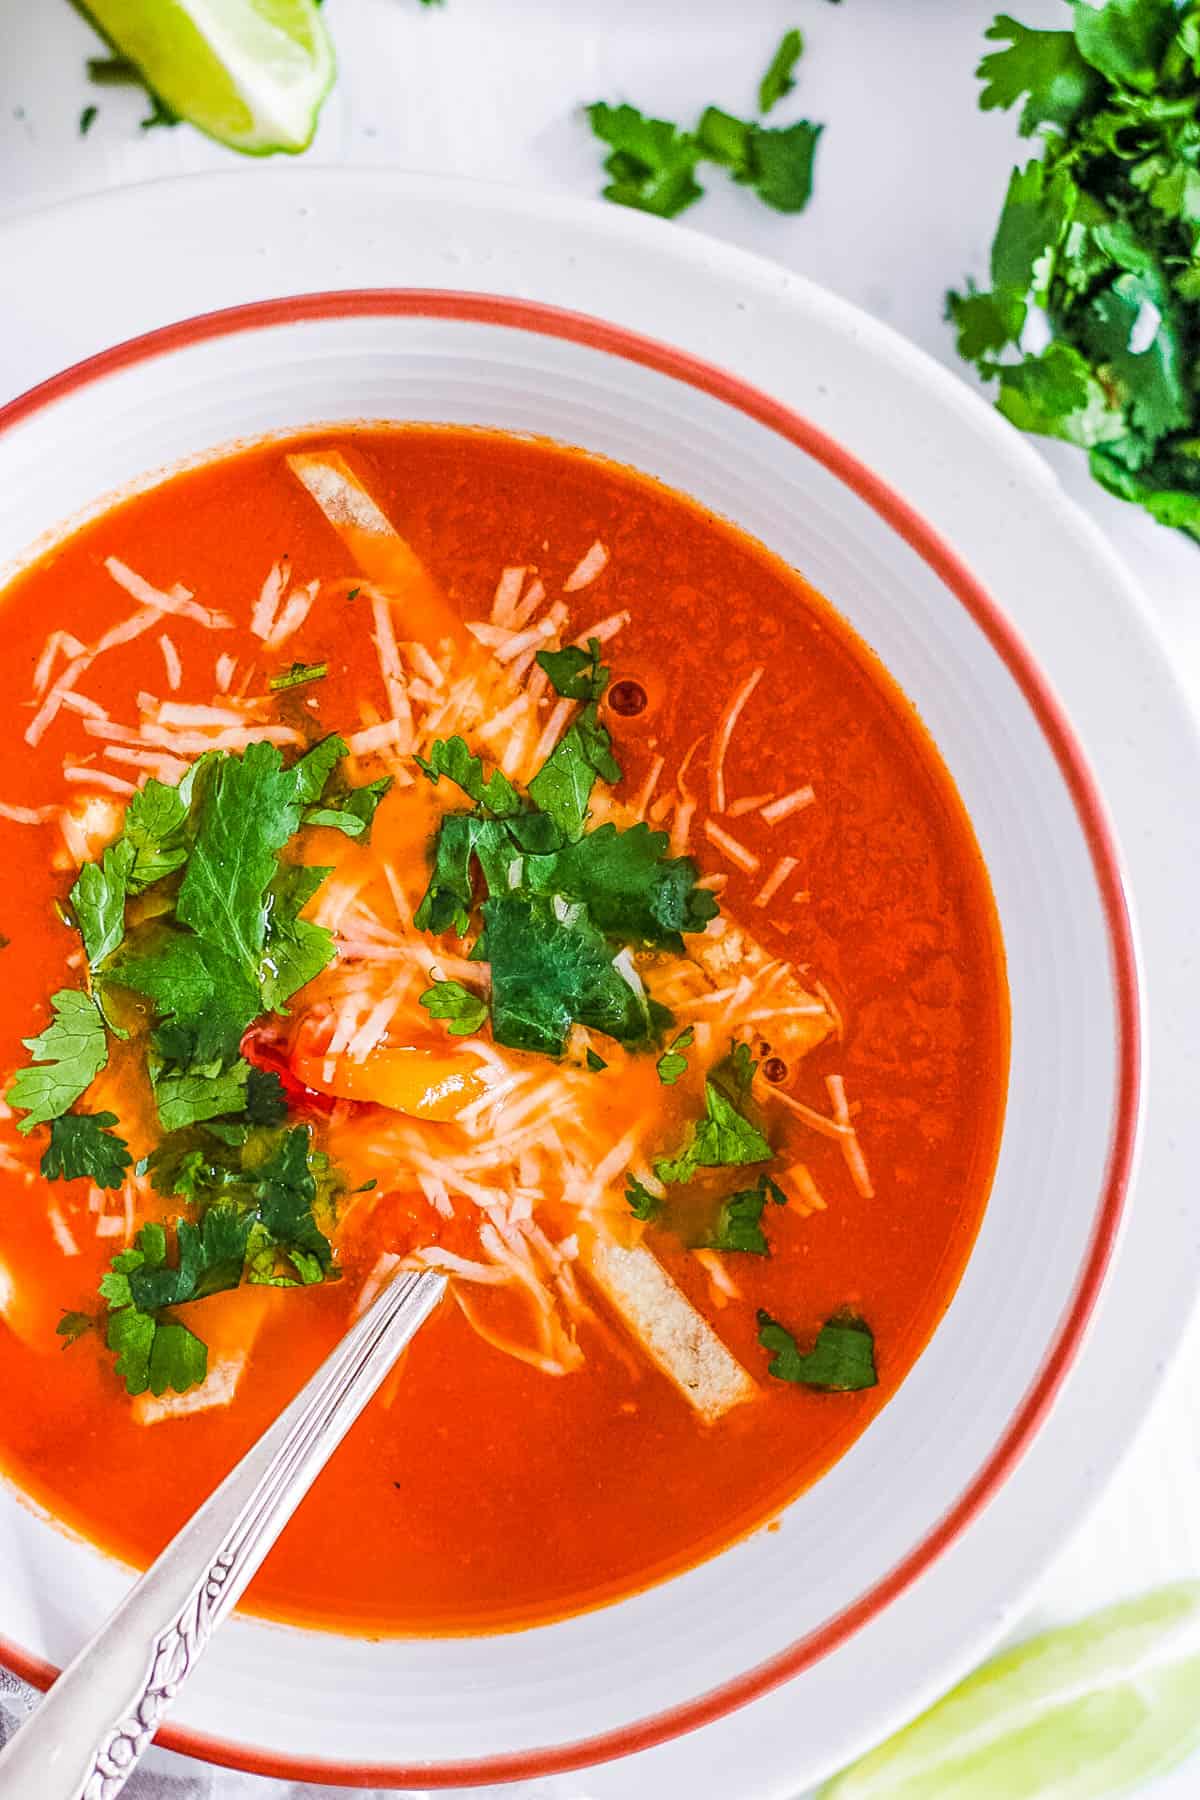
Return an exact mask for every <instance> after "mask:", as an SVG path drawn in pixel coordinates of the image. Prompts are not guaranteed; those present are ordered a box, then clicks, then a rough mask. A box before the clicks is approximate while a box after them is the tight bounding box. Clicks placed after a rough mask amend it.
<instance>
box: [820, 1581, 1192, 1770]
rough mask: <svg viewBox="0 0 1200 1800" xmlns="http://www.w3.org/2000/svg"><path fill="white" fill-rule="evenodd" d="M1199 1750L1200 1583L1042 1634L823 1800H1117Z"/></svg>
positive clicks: (978, 1676) (979, 1675)
mask: <svg viewBox="0 0 1200 1800" xmlns="http://www.w3.org/2000/svg"><path fill="white" fill-rule="evenodd" d="M1197 1748H1200V1582H1180V1583H1176V1584H1175V1585H1173V1586H1171V1587H1166V1588H1160V1589H1158V1590H1157V1591H1156V1592H1154V1593H1152V1594H1147V1595H1144V1596H1142V1597H1141V1598H1139V1599H1137V1600H1132V1601H1125V1602H1123V1603H1122V1604H1120V1605H1118V1606H1113V1607H1109V1608H1108V1609H1107V1610H1106V1611H1104V1612H1102V1613H1098V1614H1096V1615H1095V1616H1094V1617H1093V1618H1090V1619H1085V1620H1083V1621H1081V1622H1080V1623H1079V1624H1076V1625H1070V1626H1066V1627H1064V1628H1062V1629H1060V1630H1057V1631H1049V1632H1045V1633H1043V1634H1042V1635H1040V1636H1039V1637H1035V1638H1031V1639H1030V1640H1029V1641H1028V1642H1027V1643H1024V1644H1019V1645H1017V1646H1016V1647H1015V1648H1014V1649H1012V1650H1008V1651H1006V1652H1004V1654H1003V1655H1001V1656H998V1657H996V1658H995V1659H994V1661H992V1662H990V1663H987V1664H985V1665H984V1667H983V1668H982V1669H979V1670H978V1671H977V1672H976V1673H975V1674H974V1675H971V1676H969V1677H968V1679H967V1680H966V1681H964V1682H963V1683H962V1684H961V1685H960V1686H959V1687H957V1688H955V1689H954V1690H953V1692H952V1693H950V1694H948V1695H947V1696H946V1698H945V1699H944V1700H941V1701H939V1702H938V1704H937V1705H936V1706H934V1707H932V1708H931V1709H930V1711H929V1712H927V1713H925V1714H924V1715H923V1716H922V1717H921V1718H919V1719H917V1720H916V1721H915V1722H914V1723H913V1724H912V1725H909V1726H907V1727H906V1728H905V1729H904V1730H903V1731H901V1732H898V1733H897V1735H896V1736H895V1737H893V1738H891V1739H889V1740H888V1742H887V1743H886V1744H883V1745H881V1746H880V1747H879V1748H878V1749H877V1750H873V1751H872V1752H871V1753H870V1754H869V1755H868V1756H865V1757H864V1758H863V1759H862V1761H861V1762H858V1763H856V1764H855V1765H854V1766H853V1768H851V1769H848V1770H846V1771H845V1772H844V1773H843V1774H841V1775H839V1776H836V1777H835V1778H834V1779H833V1780H832V1781H831V1782H829V1783H828V1784H827V1785H826V1786H825V1788H823V1789H822V1792H821V1800H1113V1797H1115V1796H1117V1795H1120V1794H1127V1793H1129V1792H1130V1791H1131V1790H1132V1789H1133V1788H1134V1787H1135V1786H1137V1785H1138V1784H1140V1783H1142V1782H1144V1781H1147V1780H1150V1779H1151V1778H1152V1777H1154V1776H1156V1775H1161V1774H1164V1773H1165V1772H1166V1771H1167V1770H1168V1769H1171V1768H1174V1767H1175V1766H1177V1764H1179V1763H1180V1762H1182V1761H1183V1759H1184V1758H1185V1757H1186V1756H1187V1755H1188V1754H1189V1753H1190V1752H1191V1751H1192V1750H1194V1749H1197Z"/></svg>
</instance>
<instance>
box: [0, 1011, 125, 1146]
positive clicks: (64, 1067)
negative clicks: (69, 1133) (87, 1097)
mask: <svg viewBox="0 0 1200 1800" xmlns="http://www.w3.org/2000/svg"><path fill="white" fill-rule="evenodd" d="M50 1005H51V1007H52V1008H53V1011H54V1017H53V1019H52V1020H51V1022H50V1024H49V1025H48V1026H47V1027H46V1029H45V1031H42V1032H39V1034H38V1035H37V1037H31V1038H26V1039H25V1040H24V1043H25V1048H26V1049H27V1050H28V1051H29V1053H30V1055H31V1056H32V1057H33V1065H34V1066H32V1067H30V1068H26V1069H21V1070H19V1071H18V1073H17V1076H16V1079H15V1080H14V1082H13V1084H12V1086H11V1087H10V1088H9V1090H8V1093H7V1095H6V1096H5V1098H6V1099H7V1101H8V1104H9V1105H10V1106H13V1107H16V1108H17V1110H18V1111H19V1112H24V1113H25V1115H26V1116H25V1118H23V1119H22V1120H21V1121H20V1124H19V1126H18V1130H20V1131H26V1132H27V1131H32V1130H33V1128H34V1126H35V1125H46V1124H49V1122H50V1120H51V1119H56V1118H58V1117H59V1115H60V1114H61V1113H65V1112H66V1111H67V1110H68V1108H69V1107H72V1106H74V1104H75V1102H76V1101H77V1100H78V1099H79V1097H80V1095H81V1094H83V1093H84V1092H85V1090H86V1089H87V1088H89V1087H90V1086H91V1084H92V1082H93V1081H94V1080H95V1078H96V1076H97V1075H98V1074H99V1073H100V1071H101V1069H102V1068H103V1067H104V1065H105V1063H106V1062H107V1061H108V1040H107V1038H106V1036H105V1032H104V1020H103V1019H102V1018H101V1016H100V1011H99V1008H98V1007H97V1005H96V1003H95V1001H94V1000H93V999H92V998H91V996H90V995H89V994H84V993H81V992H80V991H79V990H78V989H75V988H63V989H61V990H60V991H59V992H58V993H57V994H55V995H54V996H53V998H52V999H51V1001H50Z"/></svg>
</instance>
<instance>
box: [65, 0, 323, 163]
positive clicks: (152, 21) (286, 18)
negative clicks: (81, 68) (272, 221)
mask: <svg viewBox="0 0 1200 1800" xmlns="http://www.w3.org/2000/svg"><path fill="white" fill-rule="evenodd" d="M86 10H87V12H88V13H89V14H90V15H91V17H92V18H93V19H94V20H95V22H96V24H97V25H98V26H99V27H100V29H101V31H102V32H103V33H104V35H105V36H106V37H107V38H108V39H109V40H110V42H111V43H112V45H113V47H114V48H115V49H116V50H118V51H120V53H121V54H122V55H123V56H126V57H128V58H129V61H130V62H131V63H133V64H134V65H135V66H136V67H137V69H138V71H139V72H140V74H141V75H142V76H143V77H144V79H145V81H146V85H147V86H148V87H149V88H151V89H152V90H153V91H154V93H156V94H158V95H159V96H160V97H161V98H162V99H163V100H164V101H165V102H166V103H167V105H168V106H169V107H170V108H171V109H172V111H173V112H176V113H178V114H179V116H180V118H182V119H187V120H189V121H190V123H191V124H193V125H196V126H198V127H199V128H200V130H201V131H206V132H207V133H208V135H209V137H214V138H216V139H217V141H218V142H219V143H222V144H228V145H229V147H230V149H231V150H242V151H245V152H246V153H247V154H248V155H251V156H266V155H268V154H269V153H270V152H271V151H273V150H287V151H291V152H293V153H294V152H296V151H298V150H304V149H306V148H307V146H308V145H309V143H310V142H311V141H312V135H313V132H314V130H315V129H316V124H317V114H318V112H319V111H320V108H321V102H322V100H324V98H325V96H326V94H327V93H328V92H329V89H330V87H331V85H332V83H333V77H334V70H335V64H334V56H333V45H332V44H331V43H330V41H329V33H328V31H327V30H326V29H325V23H324V21H323V19H322V18H321V15H320V13H319V12H318V10H317V8H316V6H315V4H314V0H153V4H151V5H147V3H146V0H86Z"/></svg>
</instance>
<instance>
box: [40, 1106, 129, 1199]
mask: <svg viewBox="0 0 1200 1800" xmlns="http://www.w3.org/2000/svg"><path fill="white" fill-rule="evenodd" d="M116 1123H117V1115H116V1113H111V1112H101V1113H64V1114H63V1115H62V1116H61V1118H57V1119H53V1120H52V1121H51V1123H50V1142H49V1144H48V1145H47V1146H46V1148H45V1150H44V1151H43V1152H42V1161H41V1170H42V1174H43V1175H44V1176H45V1178H46V1180H47V1181H81V1180H88V1181H92V1182H94V1183H95V1184H96V1186H97V1187H101V1188H118V1187H120V1186H121V1183H122V1182H123V1181H124V1179H125V1171H126V1169H128V1167H129V1164H130V1162H131V1160H132V1158H131V1157H130V1154H129V1146H128V1145H127V1144H126V1142H125V1140H124V1138H120V1137H118V1136H117V1135H116V1133H115V1132H114V1131H113V1130H112V1127H113V1126H114V1125H115V1124H116Z"/></svg>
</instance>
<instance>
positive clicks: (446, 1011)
mask: <svg viewBox="0 0 1200 1800" xmlns="http://www.w3.org/2000/svg"><path fill="white" fill-rule="evenodd" d="M421 1005H422V1006H423V1007H424V1008H425V1010H426V1011H427V1012H428V1013H429V1015H430V1017H431V1018H434V1019H444V1020H445V1021H446V1029H447V1030H448V1031H449V1033H450V1035H451V1037H470V1036H471V1035H472V1034H473V1033H474V1032H477V1031H478V1030H479V1029H480V1027H481V1026H482V1025H483V1022H484V1020H485V1019H486V1018H487V1016H488V1009H487V1002H486V1001H485V1000H481V999H480V997H479V995H478V994H473V993H472V992H471V990H470V988H465V987H464V986H463V985H462V983H461V981H435V982H434V984H433V986H432V987H430V988H426V989H425V992H424V993H423V994H422V995H421Z"/></svg>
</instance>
